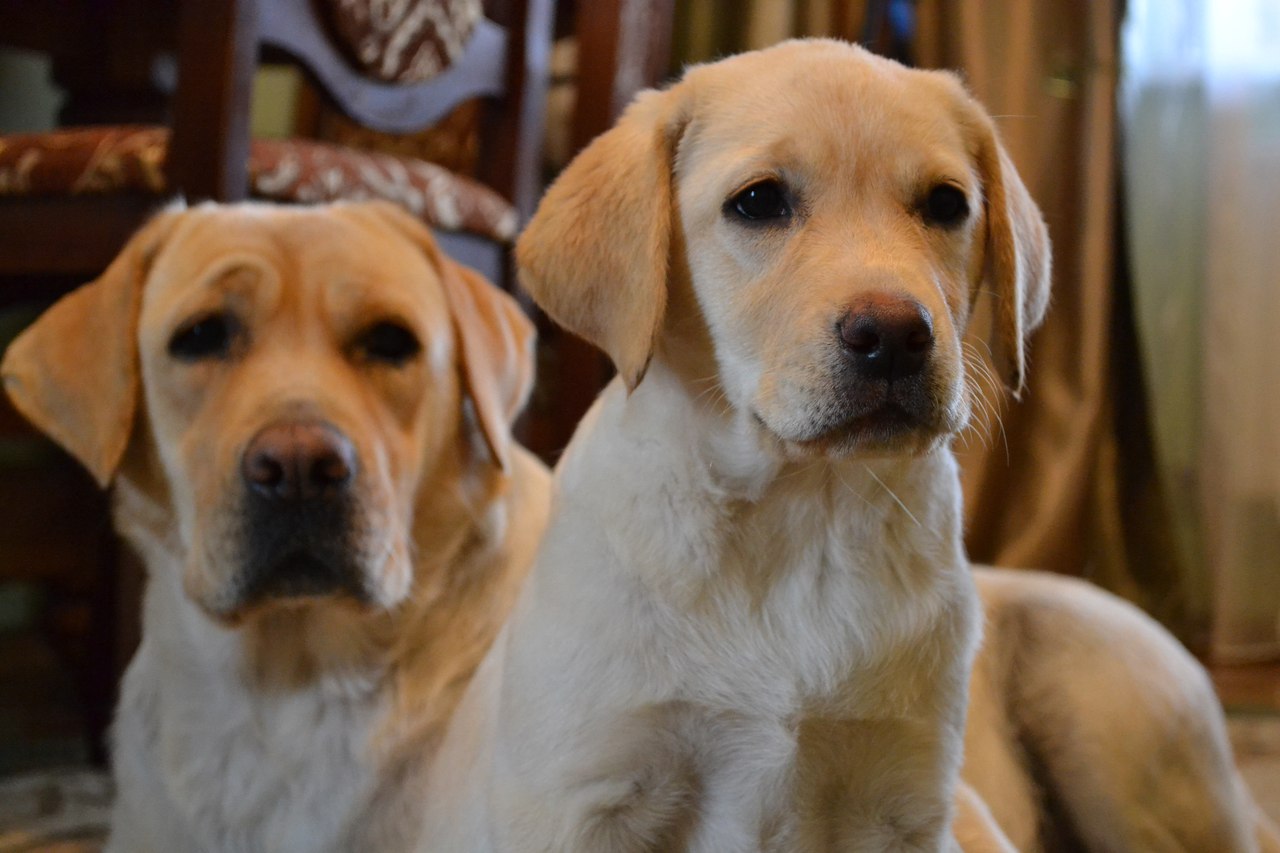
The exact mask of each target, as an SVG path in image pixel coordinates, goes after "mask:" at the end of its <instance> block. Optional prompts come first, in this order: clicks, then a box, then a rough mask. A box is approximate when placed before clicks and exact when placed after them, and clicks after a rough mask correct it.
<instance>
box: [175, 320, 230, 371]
mask: <svg viewBox="0 0 1280 853" xmlns="http://www.w3.org/2000/svg"><path fill="white" fill-rule="evenodd" d="M234 331H235V329H234V322H233V321H232V319H231V318H230V317H228V316H226V315H225V314H211V315H208V316H205V317H201V318H199V319H197V320H195V321H193V322H190V323H187V324H186V325H185V326H183V327H182V328H180V329H178V331H177V332H175V333H174V335H173V337H172V338H170V339H169V355H171V356H173V357H174V358H178V359H182V360H183V361H200V360H201V359H206V358H222V357H223V356H225V355H226V354H227V352H228V351H229V350H230V348H231V337H232V335H233V334H234Z"/></svg>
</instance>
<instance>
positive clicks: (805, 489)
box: [559, 359, 964, 594]
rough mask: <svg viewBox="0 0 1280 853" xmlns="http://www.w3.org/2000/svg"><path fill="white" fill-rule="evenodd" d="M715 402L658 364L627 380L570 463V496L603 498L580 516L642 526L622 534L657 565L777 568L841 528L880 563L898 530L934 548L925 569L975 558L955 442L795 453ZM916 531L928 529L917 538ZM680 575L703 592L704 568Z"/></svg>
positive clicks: (564, 490) (593, 415)
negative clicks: (781, 559) (834, 453)
mask: <svg viewBox="0 0 1280 853" xmlns="http://www.w3.org/2000/svg"><path fill="white" fill-rule="evenodd" d="M713 398H714V395H708V394H705V393H700V392H699V391H698V390H697V389H696V388H694V387H691V386H690V385H689V383H687V382H686V381H685V380H684V379H683V378H682V376H681V375H680V374H679V373H678V372H677V371H674V370H672V369H671V368H670V367H669V366H667V365H666V364H664V363H663V362H662V361H661V360H659V359H655V361H654V363H653V364H652V365H651V367H650V369H649V372H648V374H647V375H646V376H645V378H644V380H643V381H642V382H641V383H640V384H639V386H638V387H637V388H636V389H635V390H634V391H632V392H631V393H630V394H628V393H627V391H626V389H625V387H623V385H622V384H621V382H620V381H615V383H614V384H613V385H611V386H610V387H609V388H608V389H607V390H606V391H605V392H604V394H602V395H601V398H600V400H599V402H598V403H597V405H596V407H595V408H594V409H593V410H592V411H591V412H590V413H589V414H588V416H587V420H585V421H584V423H583V425H582V426H581V427H580V428H579V433H578V435H579V438H575V440H574V442H573V443H572V444H571V445H570V447H569V450H568V451H567V452H566V455H565V458H564V460H563V461H562V463H561V468H560V471H559V476H560V478H561V481H562V487H561V500H562V501H563V502H564V503H566V504H568V503H570V502H573V501H574V500H575V496H576V495H579V494H582V495H590V496H591V500H592V501H593V502H595V503H597V504H598V505H596V506H582V507H579V511H581V512H582V513H584V514H585V516H586V517H596V516H599V517H601V519H602V524H604V523H606V520H607V523H608V524H609V525H626V526H629V527H632V528H633V530H630V531H628V532H627V533H626V534H625V535H623V536H622V537H621V538H622V539H624V540H625V541H630V542H647V543H651V546H650V547H651V553H650V554H647V555H645V561H646V562H651V563H652V564H653V565H654V566H655V567H660V566H682V567H694V568H697V569H699V570H702V569H705V570H707V571H711V572H714V571H715V570H716V569H717V568H718V567H724V566H739V567H742V566H747V567H750V566H751V565H752V564H757V565H760V566H762V567H767V566H768V565H769V564H770V563H769V559H768V556H767V555H768V554H771V553H775V552H777V553H793V554H794V553H799V552H801V551H803V550H804V549H805V548H806V547H809V545H810V544H812V542H811V540H807V539H806V537H826V536H827V535H828V534H827V533H825V532H824V531H831V530H839V531H842V533H843V535H844V537H845V541H848V542H853V543H854V544H855V546H857V547H859V548H864V549H865V553H866V554H867V555H868V559H874V557H872V556H871V555H872V554H873V553H874V552H875V550H876V549H878V548H879V547H880V546H881V544H882V543H885V542H886V541H887V539H888V538H889V537H894V538H901V539H903V540H906V541H908V542H911V543H919V544H920V545H921V547H923V548H927V549H929V551H930V554H929V560H923V559H922V560H921V564H922V565H923V564H925V563H930V562H931V563H932V564H933V565H938V566H951V565H957V566H958V565H960V564H961V563H963V561H964V556H963V546H962V543H961V528H962V508H961V504H960V500H959V497H958V496H959V493H960V489H959V485H958V472H957V468H956V463H955V459H954V456H953V455H952V453H951V451H950V449H949V446H947V445H946V444H943V443H939V444H938V445H937V446H936V447H935V448H934V449H932V450H930V451H929V452H926V453H922V454H916V455H898V456H887V457H881V458H862V457H856V456H854V457H845V458H826V457H817V456H814V457H789V456H788V455H787V454H786V453H785V452H783V451H782V450H780V448H779V446H778V443H777V441H776V440H775V439H773V438H772V437H771V436H769V435H767V434H765V433H764V432H763V430H762V429H761V428H760V427H759V426H758V425H757V424H756V423H755V422H754V421H753V419H752V418H751V417H750V415H748V414H744V413H741V412H735V411H733V410H731V409H729V408H727V407H725V406H724V405H721V404H717V403H716V402H715V401H714V399H713ZM589 481H594V482H589ZM604 483H607V484H608V485H607V487H605V486H604V485H603V484H604ZM602 495H604V496H607V499H605V500H603V501H602V500H601V496H602ZM916 528H923V529H924V530H926V531H927V533H928V535H926V536H915V537H912V536H907V535H905V534H906V533H908V532H910V531H913V530H915V529H916ZM673 532H678V533H680V535H679V536H675V535H671V534H672V533H673ZM913 547H914V545H913ZM788 548H789V549H790V550H788ZM884 550H885V551H886V552H895V553H906V552H909V551H910V548H904V549H896V551H895V549H894V548H885V549H884ZM744 555H745V556H744ZM756 555H759V556H758V557H757V556H756ZM762 570H764V569H762ZM659 573H660V574H662V572H661V571H659ZM671 574H672V573H671V572H666V573H665V575H667V576H670V575H671ZM678 575H679V582H680V583H681V584H683V585H684V586H685V589H684V590H683V591H682V593H681V594H685V593H692V591H693V590H694V589H695V588H696V587H697V583H698V572H697V571H683V572H681V573H678ZM708 579H709V580H710V577H709V576H708Z"/></svg>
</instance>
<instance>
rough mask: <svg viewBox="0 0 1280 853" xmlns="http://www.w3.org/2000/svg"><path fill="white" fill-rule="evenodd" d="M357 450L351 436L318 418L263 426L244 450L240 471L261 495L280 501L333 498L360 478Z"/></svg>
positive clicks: (250, 486)
mask: <svg viewBox="0 0 1280 853" xmlns="http://www.w3.org/2000/svg"><path fill="white" fill-rule="evenodd" d="M355 469H356V452H355V448H354V447H352V445H351V442H350V441H349V440H347V437H346V436H344V435H343V434H342V433H340V432H338V431H337V430H336V429H334V428H333V427H331V426H329V425H328V424H325V423H321V422H319V421H285V422H281V423H276V424H271V425H270V426H267V427H264V428H263V429H262V430H261V431H260V432H259V433H258V434H257V435H255V436H254V437H253V440H252V441H250V442H249V446H248V447H247V448H245V452H244V456H243V458H242V459H241V462H240V473H241V475H242V476H243V477H244V481H245V483H246V484H247V485H248V486H249V488H250V489H251V490H253V491H254V492H255V493H256V494H259V495H261V496H263V497H266V498H272V499H276V500H287V501H297V500H309V499H313V498H324V497H334V496H336V495H338V494H340V493H341V492H343V491H345V490H346V488H347V486H348V485H349V484H350V483H351V480H352V478H353V477H354V476H355Z"/></svg>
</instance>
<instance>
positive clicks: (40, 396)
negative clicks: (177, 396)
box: [0, 211, 178, 488]
mask: <svg viewBox="0 0 1280 853" xmlns="http://www.w3.org/2000/svg"><path fill="white" fill-rule="evenodd" d="M177 215H178V214H177V213H176V212H168V211H167V212H165V213H161V214H160V215H159V216H157V217H156V218H154V219H152V220H151V221H150V222H148V223H147V224H146V225H145V226H143V228H142V229H141V230H140V231H139V232H138V233H137V234H135V235H134V236H133V238H132V239H130V241H129V242H128V244H127V245H126V246H125V247H124V249H123V251H121V253H120V254H119V255H118V256H117V257H116V259H115V260H114V261H112V262H111V265H110V266H109V267H107V270H106V272H104V273H103V274H102V275H101V276H99V277H98V278H97V279H95V280H94V281H92V282H90V283H89V284H86V285H84V286H82V287H80V288H78V289H77V290H75V291H73V292H71V293H70V294H68V295H67V296H64V297H63V298H62V299H60V300H59V301H58V302H56V303H55V304H54V305H53V307H52V308H50V309H49V310H48V311H46V312H45V313H44V314H43V315H41V316H40V318H39V319H37V320H36V322H35V323H34V324H32V325H31V326H30V328H28V329H27V330H26V331H24V332H23V333H22V334H21V335H19V336H18V337H17V339H15V340H14V342H13V343H12V344H10V346H9V349H8V351H7V352H5V356H4V361H3V363H0V377H3V380H4V388H5V391H6V392H7V393H8V395H9V399H10V400H11V401H12V402H13V405H14V407H15V408H16V409H17V410H18V411H19V412H21V413H22V414H23V415H24V416H25V417H26V418H27V420H29V421H31V423H32V424H34V425H35V426H36V427H38V428H39V429H40V430H41V431H42V432H44V433H45V434H47V435H48V436H49V437H50V438H52V439H53V440H54V441H56V442H57V443H58V444H60V445H61V446H62V447H63V448H64V449H66V451H67V452H68V453H70V454H71V455H72V456H74V457H75V458H76V459H78V460H79V461H80V462H81V464H83V465H84V466H85V467H86V468H88V469H89V472H90V473H91V474H93V477H94V479H96V480H97V481H98V484H99V485H100V486H102V487H103V488H106V487H107V486H108V485H110V483H111V480H112V479H113V478H114V477H115V473H116V468H117V467H118V466H119V464H120V459H121V457H122V456H123V455H124V451H125V447H126V446H127V445H128V443H129V435H130V432H131V431H132V426H133V418H134V413H135V410H136V409H137V403H138V385H139V381H140V380H139V375H138V352H137V322H138V310H139V307H140V305H141V302H142V284H143V282H144V281H145V280H146V277H147V274H148V271H149V270H150V268H151V262H152V259H153V258H154V257H155V253H156V251H157V250H158V249H159V247H160V245H161V244H162V243H163V241H164V238H165V237H166V236H167V235H168V233H169V232H170V230H171V229H172V225H173V221H174V219H175V218H176V217H177Z"/></svg>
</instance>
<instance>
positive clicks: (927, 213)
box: [924, 184, 969, 227]
mask: <svg viewBox="0 0 1280 853" xmlns="http://www.w3.org/2000/svg"><path fill="white" fill-rule="evenodd" d="M968 216H969V200H968V199H967V198H965V196H964V191H963V190H961V189H960V188H959V187H955V186H952V185H951V184H938V185H937V186H936V187H934V188H933V189H931V190H929V195H928V197H927V198H926V199H925V202H924V218H925V219H926V220H927V221H928V222H929V223H930V224H933V225H942V226H944V227H947V226H951V225H959V224H960V223H961V222H963V221H964V220H965V219H966V218H967V217H968Z"/></svg>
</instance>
